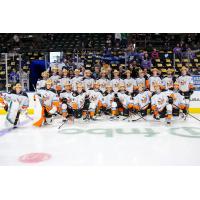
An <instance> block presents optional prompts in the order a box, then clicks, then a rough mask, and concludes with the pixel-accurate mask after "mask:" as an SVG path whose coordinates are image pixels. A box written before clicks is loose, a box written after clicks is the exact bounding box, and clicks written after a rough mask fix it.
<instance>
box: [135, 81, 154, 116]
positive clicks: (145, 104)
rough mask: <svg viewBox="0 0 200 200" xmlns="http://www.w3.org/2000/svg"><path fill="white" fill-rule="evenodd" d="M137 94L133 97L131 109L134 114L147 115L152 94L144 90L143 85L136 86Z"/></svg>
mask: <svg viewBox="0 0 200 200" xmlns="http://www.w3.org/2000/svg"><path fill="white" fill-rule="evenodd" d="M138 92H139V93H138V94H137V95H136V96H135V97H134V101H133V109H134V110H135V111H136V112H140V113H141V115H142V116H146V115H147V109H148V108H149V106H150V103H151V96H152V93H151V92H150V91H147V90H144V87H143V85H138Z"/></svg>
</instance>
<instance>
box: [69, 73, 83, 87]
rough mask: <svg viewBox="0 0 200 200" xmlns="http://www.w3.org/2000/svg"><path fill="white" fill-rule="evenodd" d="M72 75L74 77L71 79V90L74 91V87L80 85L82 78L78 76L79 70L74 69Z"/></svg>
mask: <svg viewBox="0 0 200 200" xmlns="http://www.w3.org/2000/svg"><path fill="white" fill-rule="evenodd" d="M74 74H75V76H74V77H73V78H72V79H71V84H72V90H73V91H76V89H77V88H76V86H77V84H79V83H82V80H83V77H82V76H81V75H80V70H79V69H75V70H74Z"/></svg>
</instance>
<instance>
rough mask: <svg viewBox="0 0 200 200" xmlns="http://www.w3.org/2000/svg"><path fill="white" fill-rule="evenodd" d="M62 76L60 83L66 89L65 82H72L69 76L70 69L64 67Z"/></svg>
mask: <svg viewBox="0 0 200 200" xmlns="http://www.w3.org/2000/svg"><path fill="white" fill-rule="evenodd" d="M62 74H63V75H62V78H61V79H59V83H60V85H61V87H62V89H64V86H65V84H66V83H70V81H71V80H70V78H69V77H68V70H67V69H63V70H62Z"/></svg>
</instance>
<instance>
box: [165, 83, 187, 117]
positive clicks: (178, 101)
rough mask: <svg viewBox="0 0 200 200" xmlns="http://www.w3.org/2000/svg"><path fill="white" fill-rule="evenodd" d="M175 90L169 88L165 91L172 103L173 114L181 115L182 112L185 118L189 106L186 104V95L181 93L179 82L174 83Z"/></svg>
mask: <svg viewBox="0 0 200 200" xmlns="http://www.w3.org/2000/svg"><path fill="white" fill-rule="evenodd" d="M173 88H174V89H173V90H167V91H166V92H165V93H166V95H167V96H168V102H169V103H170V104H172V109H173V110H172V113H173V116H179V114H181V117H182V118H185V114H186V112H187V107H186V105H185V99H184V96H182V95H181V94H180V90H179V84H178V83H177V82H175V83H174V87H173Z"/></svg>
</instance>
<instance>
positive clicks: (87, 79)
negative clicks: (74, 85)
mask: <svg viewBox="0 0 200 200" xmlns="http://www.w3.org/2000/svg"><path fill="white" fill-rule="evenodd" d="M91 75H92V73H91V71H90V70H85V73H84V78H83V84H84V89H85V91H86V92H87V91H88V90H89V89H93V86H94V79H93V78H91Z"/></svg>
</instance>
